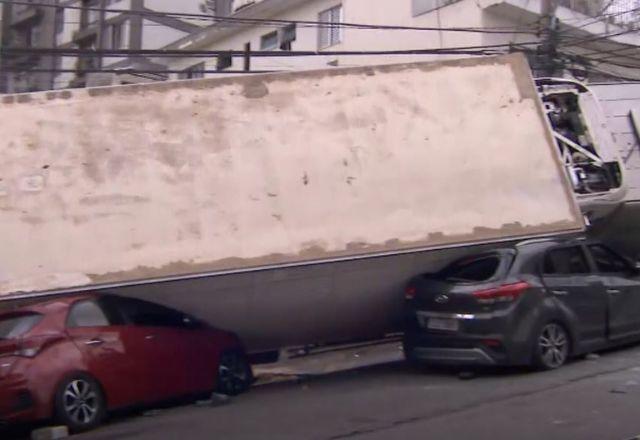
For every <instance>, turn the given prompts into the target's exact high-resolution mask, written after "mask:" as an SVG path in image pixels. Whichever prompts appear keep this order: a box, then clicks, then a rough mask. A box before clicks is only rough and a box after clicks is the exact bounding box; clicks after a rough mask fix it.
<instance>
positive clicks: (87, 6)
mask: <svg viewBox="0 0 640 440" xmlns="http://www.w3.org/2000/svg"><path fill="white" fill-rule="evenodd" d="M82 7H83V9H82V13H81V17H80V22H81V25H80V26H81V27H87V26H90V25H92V24H94V23H97V22H98V20H100V11H99V10H96V8H100V0H83V2H82Z"/></svg>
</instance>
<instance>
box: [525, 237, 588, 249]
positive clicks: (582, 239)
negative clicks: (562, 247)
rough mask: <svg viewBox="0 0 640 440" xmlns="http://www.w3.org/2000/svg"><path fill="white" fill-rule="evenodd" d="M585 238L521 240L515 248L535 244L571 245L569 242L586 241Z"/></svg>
mask: <svg viewBox="0 0 640 440" xmlns="http://www.w3.org/2000/svg"><path fill="white" fill-rule="evenodd" d="M586 240H587V238H586V237H584V236H577V237H544V238H532V239H529V240H523V241H519V242H518V243H516V244H515V246H516V247H520V246H528V245H530V244H537V243H558V244H566V243H571V242H577V241H580V242H582V241H586Z"/></svg>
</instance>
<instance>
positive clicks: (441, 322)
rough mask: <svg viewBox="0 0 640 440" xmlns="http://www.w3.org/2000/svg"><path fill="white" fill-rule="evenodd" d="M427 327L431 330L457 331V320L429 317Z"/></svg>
mask: <svg viewBox="0 0 640 440" xmlns="http://www.w3.org/2000/svg"><path fill="white" fill-rule="evenodd" d="M427 328H428V329H431V330H447V331H451V332H455V331H458V320H457V319H449V318H429V319H428V320H427Z"/></svg>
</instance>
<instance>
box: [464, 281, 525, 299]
mask: <svg viewBox="0 0 640 440" xmlns="http://www.w3.org/2000/svg"><path fill="white" fill-rule="evenodd" d="M529 287H531V285H529V283H527V282H525V281H520V282H517V283H513V284H505V285H503V286H500V287H494V288H493V289H486V290H479V291H477V292H473V296H474V297H475V298H476V299H477V300H478V302H479V303H481V304H494V303H497V302H509V301H514V300H515V299H517V298H518V297H519V296H520V295H522V294H523V293H524V292H525V291H526V290H527V289H528V288H529Z"/></svg>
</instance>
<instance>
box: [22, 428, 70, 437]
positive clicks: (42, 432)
mask: <svg viewBox="0 0 640 440" xmlns="http://www.w3.org/2000/svg"><path fill="white" fill-rule="evenodd" d="M65 437H69V429H68V428H67V427H66V426H49V427H47V428H40V429H36V430H34V431H31V440H57V439H60V438H65Z"/></svg>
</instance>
